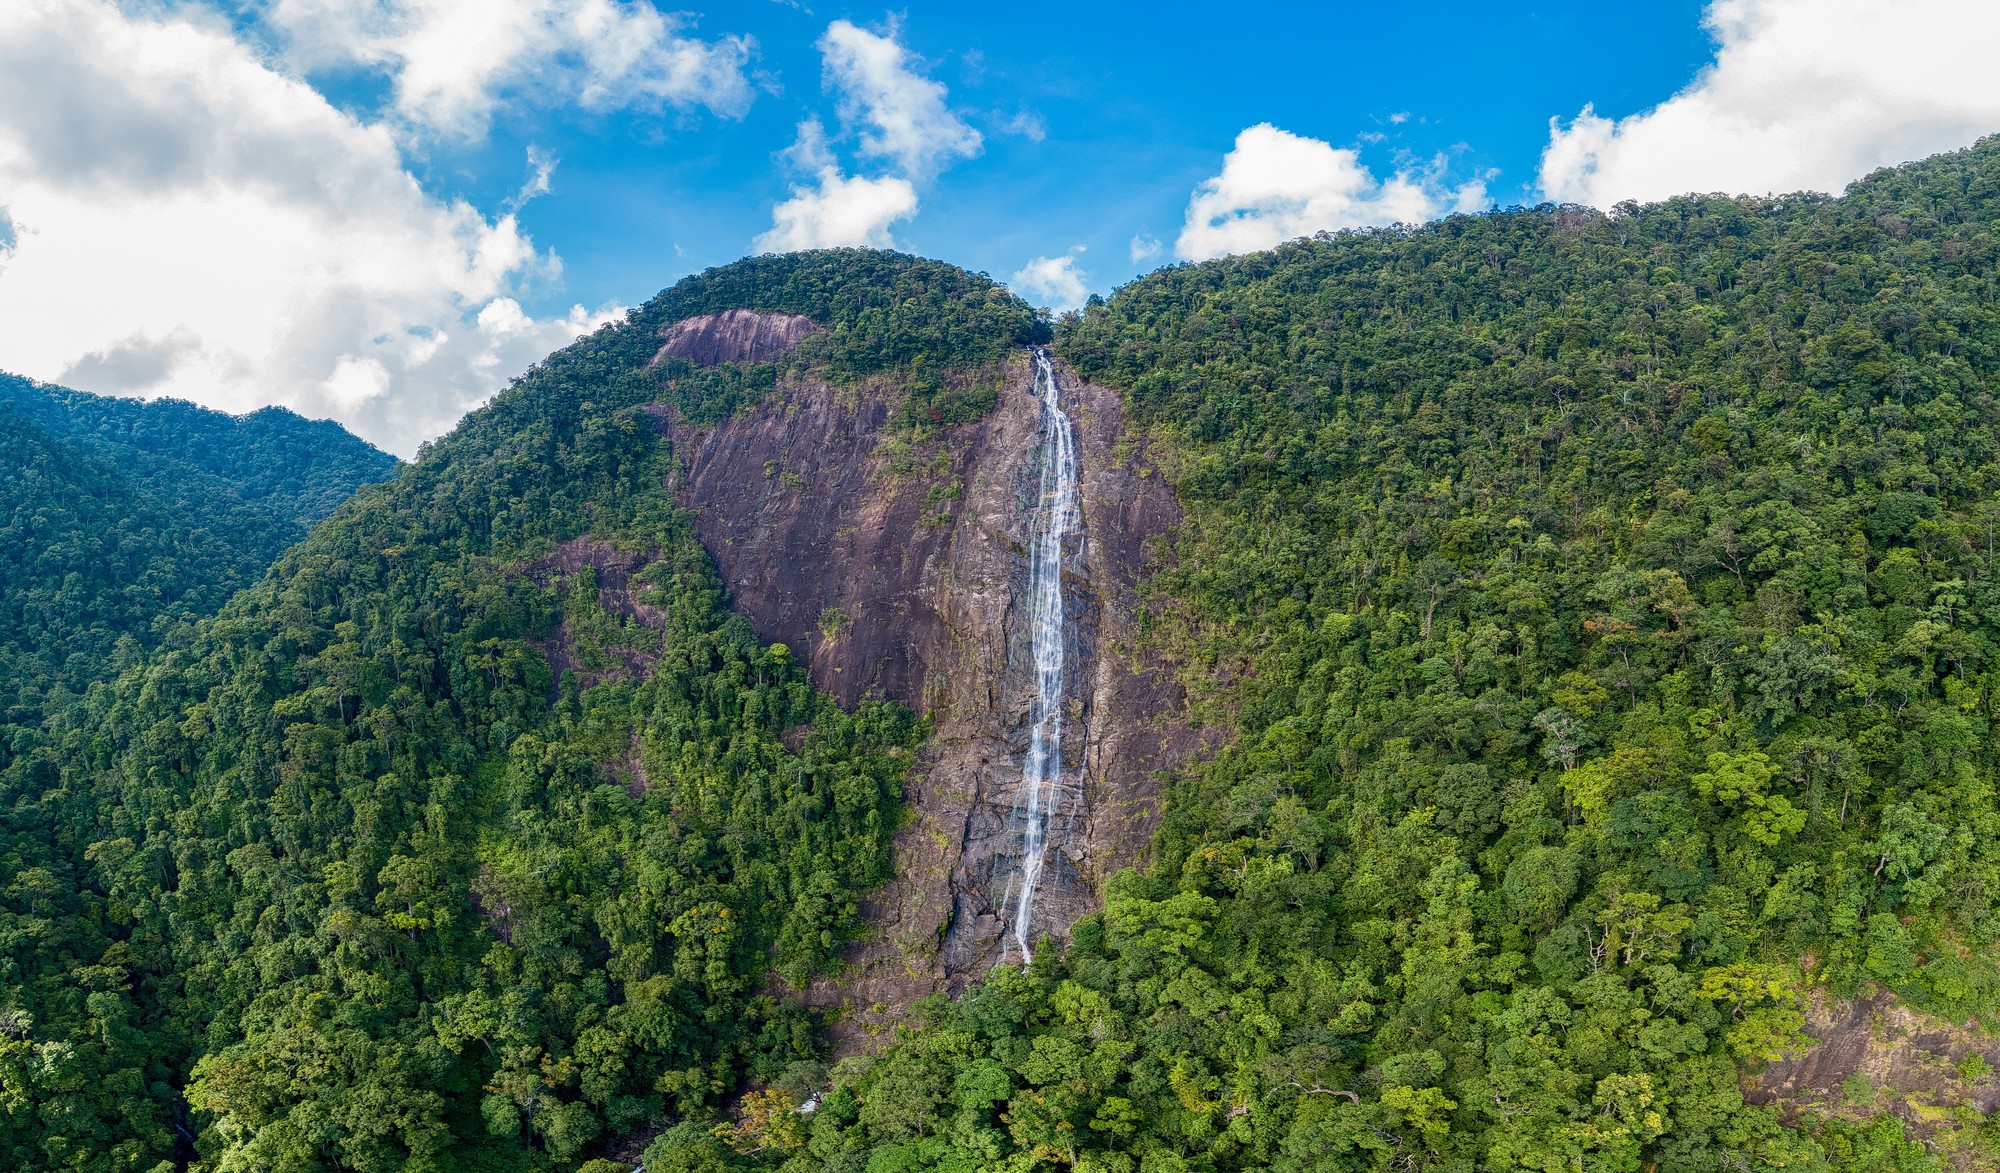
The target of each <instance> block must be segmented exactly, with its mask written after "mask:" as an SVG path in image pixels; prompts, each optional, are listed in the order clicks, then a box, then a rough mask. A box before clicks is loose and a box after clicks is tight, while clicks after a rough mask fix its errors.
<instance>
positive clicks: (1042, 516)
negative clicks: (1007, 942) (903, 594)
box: [1014, 350, 1079, 964]
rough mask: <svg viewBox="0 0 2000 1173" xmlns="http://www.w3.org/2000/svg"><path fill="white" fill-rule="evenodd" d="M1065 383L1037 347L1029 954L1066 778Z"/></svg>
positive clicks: (1025, 869)
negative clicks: (1052, 824) (1054, 810)
mask: <svg viewBox="0 0 2000 1173" xmlns="http://www.w3.org/2000/svg"><path fill="white" fill-rule="evenodd" d="M1061 392H1062V387H1061V385H1060V384H1058V383H1057V382H1056V373H1055V369H1054V368H1053V367H1051V366H1050V365H1049V357H1048V355H1046V354H1044V353H1042V352H1041V351H1040V350H1036V351H1035V393H1036V394H1037V395H1038V396H1039V397H1040V398H1041V401H1042V486H1041V496H1040V498H1039V500H1038V501H1037V503H1036V505H1035V520H1034V528H1033V530H1032V531H1031V536H1030V539H1029V540H1030V551H1029V561H1028V607H1029V612H1028V613H1029V618H1030V621H1031V622H1032V623H1033V625H1034V627H1033V630H1034V663H1035V700H1034V706H1033V707H1032V708H1031V709H1029V711H1028V720H1029V729H1028V756H1027V759H1026V760H1025V761H1024V762H1023V763H1022V765H1021V795H1020V797H1019V798H1018V799H1016V804H1015V814H1016V816H1017V817H1018V818H1020V819H1021V821H1022V823H1023V826H1024V831H1023V836H1022V850H1021V883H1020V887H1019V890H1018V892H1017V894H1016V900H1015V903H1014V943H1015V944H1016V945H1019V946H1020V947H1021V960H1022V962H1023V963H1024V964H1025V963H1026V962H1029V961H1032V960H1033V959H1034V958H1033V955H1032V954H1031V953H1030V952H1029V951H1028V939H1029V938H1028V933H1029V929H1030V926H1031V924H1032V922H1033V920H1034V915H1035V887H1036V885H1037V884H1038V883H1039V882H1040V881H1041V878H1042V863H1043V856H1044V855H1045V854H1046V853H1047V850H1048V837H1049V811H1050V808H1051V807H1052V806H1053V805H1054V801H1053V800H1054V797H1055V791H1056V788H1057V786H1058V785H1059V784H1060V783H1061V781H1062V764H1063V755H1062V735H1063V675H1064V669H1065V666H1066V661H1067V660H1068V648H1067V647H1065V646H1064V631H1065V629H1064V625H1063V583H1062V563H1063V543H1064V541H1065V540H1066V539H1067V538H1068V537H1069V535H1070V534H1071V532H1072V531H1074V530H1075V529H1076V527H1077V523H1078V521H1079V517H1078V512H1077V461H1076V429H1075V428H1073V427H1071V426H1070V420H1069V416H1068V415H1066V414H1064V412H1063V409H1062V402H1061Z"/></svg>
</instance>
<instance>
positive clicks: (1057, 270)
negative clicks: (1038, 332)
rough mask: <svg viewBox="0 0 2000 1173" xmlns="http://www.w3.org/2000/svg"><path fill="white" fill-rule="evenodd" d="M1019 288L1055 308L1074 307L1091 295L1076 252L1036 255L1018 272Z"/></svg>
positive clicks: (1066, 308)
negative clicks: (1078, 264)
mask: <svg viewBox="0 0 2000 1173" xmlns="http://www.w3.org/2000/svg"><path fill="white" fill-rule="evenodd" d="M1013 283H1014V286H1015V288H1017V289H1019V290H1021V291H1022V292H1023V293H1026V294H1028V295H1029V296H1030V297H1033V298H1036V299H1038V300H1040V301H1041V302H1042V304H1044V305H1047V306H1049V307H1050V308H1052V309H1058V310H1073V309H1076V308H1078V307H1080V306H1081V305H1083V303H1084V301H1085V300H1086V299H1088V298H1089V297H1090V286H1089V284H1088V283H1087V281H1086V279H1085V274H1084V272H1083V270H1081V269H1079V268H1078V267H1077V264H1076V257H1075V256H1074V255H1073V254H1072V255H1066V256H1060V257H1036V258H1035V259H1034V260H1032V261H1029V262H1028V263H1027V264H1025V265H1023V266H1021V271H1020V272H1018V273H1016V274H1014V278H1013Z"/></svg>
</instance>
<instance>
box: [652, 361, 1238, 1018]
mask: <svg viewBox="0 0 2000 1173" xmlns="http://www.w3.org/2000/svg"><path fill="white" fill-rule="evenodd" d="M1062 377H1063V387H1064V391H1063V399H1064V403H1065V406H1066V408H1067V409H1068V410H1069V412H1070V414H1071V416H1072V418H1073V419H1074V420H1075V423H1076V427H1077V431H1078V436H1079V442H1080V444H1081V449H1082V464H1083V470H1082V498H1083V502H1082V507H1083V521H1084V538H1083V542H1082V544H1081V548H1080V549H1079V550H1077V551H1076V552H1075V553H1074V554H1073V555H1072V557H1071V559H1070V561H1069V564H1068V565H1067V566H1066V570H1065V574H1066V579H1067V586H1066V595H1067V598H1068V611H1069V615H1068V622H1069V623H1071V624H1072V625H1073V628H1074V634H1075V638H1074V640H1073V641H1072V642H1071V646H1072V648H1073V649H1074V651H1073V653H1072V654H1073V657H1074V658H1073V660H1072V663H1071V666H1070V672H1069V680H1070V682H1071V683H1070V688H1069V696H1068V710H1069V713H1070V724H1069V726H1068V736H1067V738H1066V740H1065V749H1066V753H1067V760H1066V762H1065V766H1066V769H1065V778H1064V787H1063V790H1064V793H1063V794H1062V795H1060V797H1059V799H1058V801H1057V803H1056V805H1055V808H1054V814H1053V816H1052V818H1051V820H1050V825H1049V841H1050V843H1051V845H1052V848H1053V850H1052V852H1051V855H1050V858H1049V862H1048V865H1047V871H1046V872H1045V874H1044V877H1043V880H1042V886H1041V889H1040V895H1039V896H1038V898H1037V902H1036V924H1037V925H1038V926H1045V927H1046V929H1047V930H1049V931H1052V932H1053V933H1054V934H1055V935H1056V936H1058V937H1062V936H1065V935H1066V933H1067V929H1068V926H1069V925H1070V924H1071V923H1072V922H1073V921H1074V920H1075V919H1076V917H1078V916H1080V915H1082V914H1083V913H1085V912H1087V911H1089V910H1091V909H1093V908H1095V907H1096V906H1097V904H1098V903H1099V901H1100V899H1101V895H1102V889H1103V883H1104V881H1105V880H1106V879H1107V878H1108V877H1109V876H1110V875H1111V874H1112V873H1114V872H1115V871H1117V870H1118V869H1119V868H1122V867H1124V866H1126V865H1128V864H1131V863H1134V862H1136V861H1137V859H1138V858H1139V856H1140V853H1141V852H1142V851H1143V849H1144V847H1145V845H1146V842H1147V840H1148V838H1149V837H1150V835H1151V833H1152V829H1153V827H1154V825H1155V824H1156V822H1157V819H1158V805H1159V795H1160V774H1161V772H1162V771H1170V770H1172V769H1175V768H1177V767H1178V766H1180V765H1182V764H1183V763H1185V762H1186V761H1187V760H1188V758H1189V757H1190V756H1191V755H1192V754H1194V753H1196V752H1198V751H1199V750H1200V749H1201V748H1202V747H1203V744H1204V739H1203V736H1202V735H1201V734H1200V733H1199V732H1198V731H1197V730H1195V729H1193V728H1191V727H1190V726H1189V725H1188V724H1187V723H1186V721H1185V720H1184V718H1183V708H1184V698H1183V696H1182V694H1181V690H1180V688H1179V686H1178V685H1177V684H1176V683H1175V681H1174V680H1173V678H1172V675H1171V673H1170V672H1169V671H1166V670H1163V669H1161V668H1159V667H1157V666H1151V667H1148V666H1144V665H1142V664H1141V663H1140V662H1139V659H1138V656H1137V654H1136V651H1135V649H1136V647H1137V644H1138V639H1137V635H1138V631H1137V622H1138V620H1137V616H1138V603H1137V597H1136V587H1137V584H1138V583H1139V582H1140V581H1141V580H1142V579H1143V578H1144V577H1145V576H1146V575H1147V573H1148V566H1149V564H1150V562H1151V559H1152V556H1153V549H1152V546H1151V544H1150V542H1149V539H1152V538H1154V537H1157V536H1163V535H1165V534H1167V533H1168V532H1169V531H1171V530H1172V529H1173V527H1174V526H1175V525H1176V524H1177V523H1178V521H1179V510H1178V506H1177V505H1176V503H1175V501H1174V497H1173V493H1172V491H1171V489H1170V488H1169V487H1168V486H1167V485H1166V484H1165V482H1164V481H1163V479H1162V478H1160V477H1159V476H1157V475H1153V473H1152V470H1151V466H1150V464H1149V463H1148V461H1147V459H1146V454H1145V446H1144V444H1143V443H1142V442H1138V441H1135V440H1129V439H1126V438H1125V437H1124V434H1123V415H1122V412H1121V410H1120V407H1119V403H1118V399H1117V396H1116V395H1115V394H1114V393H1112V392H1110V391H1107V390H1104V389H1102V388H1098V387H1093V386H1089V385H1086V384H1082V383H1080V382H1079V381H1078V380H1077V379H1076V377H1075V375H1074V374H1073V373H1072V372H1068V371H1063V372H1062ZM843 394H845V395H846V398H843ZM889 410H890V403H889V401H888V399H887V398H886V397H884V396H882V395H879V394H874V393H870V392H866V391H863V392H851V391H850V392H845V393H837V392H835V391H833V390H830V389H828V388H826V387H791V388H785V389H781V391H780V392H779V393H778V394H777V395H775V396H774V397H773V398H772V399H771V400H770V401H768V402H766V403H765V404H764V405H763V406H761V407H760V408H759V409H757V410H756V411H754V412H750V413H748V414H745V415H743V416H739V417H737V418H735V419H733V420H730V421H728V422H726V423H723V424H720V425H718V426H716V427H713V428H709V429H694V428H689V427H686V426H684V425H679V424H673V423H669V424H668V426H669V428H670V431H671V434H672V436H673V439H674V444H675V450H676V452H677V454H678V455H679V457H680V459H681V461H682V462H683V464H684V466H685V471H684V473H683V476H682V480H681V482H680V485H679V496H680V499H681V501H682V503H683V504H685V505H688V506H691V507H693V508H695V509H698V510H699V511H700V513H699V520H698V522H697V525H698V527H699V530H700V533H701V536H702V540H703V542H704V543H705V544H706V545H707V546H708V548H709V550H710V551H711V552H712V553H713V554H714V556H715V558H716V561H717V563H718V565H719V566H720V568H721V571H722V575H723V578H724V581H725V582H726V583H727V584H728V586H729V589H730V591H731V592H732V599H733V605H734V606H735V608H736V609H737V610H738V611H739V612H740V613H742V614H743V615H744V616H745V617H747V618H748V619H749V620H750V622H751V624H752V625H753V626H754V627H755V628H756V629H757V632H758V634H759V635H760V636H761V637H763V638H764V639H766V640H773V641H779V642H783V643H786V644H788V645H790V646H792V647H793V648H794V649H795V650H796V651H798V652H799V653H800V654H801V655H803V656H805V658H806V659H807V662H808V663H809V664H810V666H811V670H812V674H813V678H814V680H815V681H816V682H817V683H818V684H819V685H820V686H821V687H823V688H825V689H827V690H828V691H830V692H832V693H833V694H834V695H835V696H836V697H838V698H839V699H840V700H841V701H842V702H843V703H846V704H852V703H854V702H855V701H857V700H859V699H861V698H863V697H867V696H881V697H887V698H891V699H895V700H900V701H903V702H905V703H907V704H909V705H911V706H912V707H913V708H916V709H918V710H919V711H923V712H927V713H929V714H930V715H931V717H932V719H933V721H934V722H935V729H936V732H935V735H934V737H933V739H932V741H931V745H930V748H929V751H928V753H927V756H926V760H925V761H924V762H923V763H921V765H920V767H919V768H918V770H917V771H915V772H914V774H913V777H912V779H911V783H910V786H909V788H908V790H907V792H906V795H905V798H906V802H907V803H908V805H909V806H910V808H911V812H912V816H913V817H912V818H911V821H910V823H909V824H908V825H907V826H906V827H905V829H904V830H903V831H902V833H901V834H900V836H899V837H898V841H897V876H896V878H895V879H894V880H893V881H891V882H890V883H889V884H888V885H887V886H886V887H885V888H884V889H883V890H882V891H881V892H879V893H877V894H876V895H875V896H874V897H873V898H872V899H871V901H870V903H869V907H868V917H869V921H870V923H871V925H872V926H873V927H874V929H875V932H876V936H875V939H874V940H872V941H871V942H869V943H868V944H866V945H864V946H862V947H861V948H860V949H859V950H857V952H856V955H855V956H854V957H853V958H852V961H853V962H854V965H855V969H854V972H853V973H851V974H850V975H849V976H848V978H846V979H843V980H842V981H841V982H840V983H838V984H824V985H822V986H820V987H818V988H816V989H814V990H812V991H810V992H809V995H808V996H809V997H810V998H811V999H812V1000H813V1001H815V1002H816V1003H818V1004H821V1005H827V1006H840V1005H844V1006H846V1007H847V1008H848V1009H849V1010H850V1011H851V1013H850V1014H849V1015H848V1016H847V1019H846V1023H845V1027H844V1037H841V1039H840V1042H841V1043H842V1045H843V1046H844V1047H847V1048H850V1049H851V1048H852V1047H854V1046H857V1045H859V1044H860V1043H861V1042H862V1041H863V1037H862V1036H863V1034H864V1033H865V1029H864V1030H857V1029H856V1028H867V1027H869V1026H872V1025H879V1024H882V1023H885V1022H889V1021H893V1020H894V1018H895V1017H896V1016H897V1015H898V1014H899V1013H900V1011H901V1009H902V1008H903V1007H904V1006H907V1005H908V1004H909V1003H910V1002H911V1001H913V1000H915V999H916V998H919V997H922V996H923V995H925V994H927V993H930V992H932V991H933V990H937V989H956V988H958V987H960V986H962V985H963V984H964V983H965V982H966V981H968V980H970V979H971V978H973V977H976V976H977V975H978V974H980V973H982V972H984V971H985V970H986V969H989V968H991V967H992V965H993V964H995V962H996V961H998V960H999V957H1000V943H1001V937H1002V933H1003V927H1004V926H1003V924H1002V919H1001V914H1000V905H1001V902H1002V900H1003V898H1004V893H1003V892H1001V891H997V890H995V888H996V885H997V884H998V883H1002V882H1004V876H1005V869H1004V863H1003V862H999V861H1004V859H1005V856H1006V852H1007V848H1008V846H1009V843H1010V838H1017V837H1018V836H1017V835H1011V836H1010V831H1009V816H1010V814H1011V812H1012V810H1013V806H1014V800H1015V797H1016V791H1017V790H1018V789H1019V787H1020V784H1021V763H1022V755H1023V754H1024V753H1025V752H1026V748H1027V714H1028V707H1029V702H1030V699H1031V697H1032V694H1033V684H1032V681H1031V677H1030V632H1029V631H1028V630H1027V629H1028V626H1029V625H1028V623H1027V618H1026V614H1027V612H1026V605H1025V603H1026V600H1025V597H1024V592H1025V590H1026V585H1027V570H1028V556H1027V549H1026V542H1027V539H1028V533H1029V528H1030V525H1031V523H1032V515H1033V512H1034V505H1035V496H1034V495H1035V493H1036V491H1037V484H1038V481H1037V478H1038V476H1039V468H1038V466H1037V464H1036V457H1037V453H1038V446H1039V439H1040V435H1041V414H1040V405H1039V403H1038V402H1037V400H1036V399H1035V395H1034V391H1033V386H1032V380H1031V376H1030V372H1029V368H1028V364H1027V362H1026V360H1025V357H1023V358H1021V359H1017V360H1015V361H1013V362H1011V363H1010V364H1009V366H1008V367H1007V369H1006V371H1005V378H1004V382H1003V385H1002V387H1001V389H1000V392H999V401H998V405H997V406H996V407H995V409H994V410H993V411H992V412H991V413H989V414H988V415H987V416H986V418H984V419H982V420H980V421H978V422H975V423H970V424H964V425H960V426H959V427H957V428H954V429H951V430H950V431H949V432H948V433H947V434H946V435H945V437H944V438H943V440H942V442H941V444H940V445H939V448H938V451H936V452H915V453H909V452H904V453H901V454H900V455H898V454H896V453H894V452H893V451H892V449H893V447H894V445H892V444H886V443H885V435H884V432H883V428H884V426H885V424H886V423H887V420H888V418H889ZM1122 439H1125V440H1126V442H1125V443H1124V444H1122V445H1121V443H1120V441H1121V440H1122ZM892 457H893V458H892ZM899 469H901V470H902V471H901V472H900V473H899V471H898V470H899ZM1079 780H1080V784H1079ZM996 875H997V877H998V878H997V879H996ZM1038 931H1039V930H1038Z"/></svg>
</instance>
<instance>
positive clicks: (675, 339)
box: [653, 310, 819, 367]
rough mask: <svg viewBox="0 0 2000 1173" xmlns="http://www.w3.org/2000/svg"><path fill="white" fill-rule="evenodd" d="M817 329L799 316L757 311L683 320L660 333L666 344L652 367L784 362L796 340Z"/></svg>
mask: <svg viewBox="0 0 2000 1173" xmlns="http://www.w3.org/2000/svg"><path fill="white" fill-rule="evenodd" d="M818 329H819V326H818V325H816V324H815V323H814V322H813V320H812V319H811V318H808V317H805V316H803V315H800V314H767V313H759V312H758V311H756V310H724V311H723V312H721V313H719V314H703V315H701V316H700V317H695V318H682V319H681V320H680V321H678V322H675V323H674V324H673V325H671V326H668V327H666V328H665V329H663V330H661V331H660V336H661V337H662V338H664V339H666V341H665V342H664V343H662V344H661V346H660V349H659V353H657V354H655V355H654V356H653V361H654V362H655V363H657V362H659V361H660V360H662V359H666V358H684V359H687V360H688V361H689V362H692V363H694V364H695V365H697V366H704V367H712V366H714V365H716V364H717V363H725V362H771V361H773V360H776V359H780V358H783V357H784V356H785V355H788V354H790V353H791V352H792V350H793V349H794V348H795V347H797V346H798V344H799V340H800V339H802V338H804V337H805V336H806V335H808V334H811V333H814V332H815V331H817V330H818Z"/></svg>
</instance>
